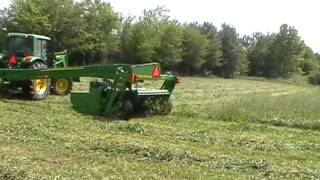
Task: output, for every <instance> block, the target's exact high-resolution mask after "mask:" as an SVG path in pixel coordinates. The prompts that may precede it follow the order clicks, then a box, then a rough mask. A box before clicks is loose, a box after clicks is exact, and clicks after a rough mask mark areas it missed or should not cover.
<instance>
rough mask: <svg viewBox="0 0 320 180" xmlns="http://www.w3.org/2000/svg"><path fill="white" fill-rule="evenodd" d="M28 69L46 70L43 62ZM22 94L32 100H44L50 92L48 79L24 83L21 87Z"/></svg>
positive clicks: (36, 63)
mask: <svg viewBox="0 0 320 180" xmlns="http://www.w3.org/2000/svg"><path fill="white" fill-rule="evenodd" d="M29 69H47V65H45V64H44V63H43V62H35V63H33V64H31V65H30V67H29ZM22 90H23V92H24V93H25V94H26V95H27V96H28V97H29V98H30V99H32V100H43V99H46V98H47V96H48V95H49V91H50V79H48V78H44V79H32V80H29V81H26V82H25V83H24V85H23V87H22Z"/></svg>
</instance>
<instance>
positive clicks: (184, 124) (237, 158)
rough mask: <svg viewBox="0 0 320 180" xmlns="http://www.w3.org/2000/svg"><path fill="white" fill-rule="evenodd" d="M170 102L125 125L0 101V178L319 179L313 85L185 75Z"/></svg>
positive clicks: (63, 107) (64, 105)
mask: <svg viewBox="0 0 320 180" xmlns="http://www.w3.org/2000/svg"><path fill="white" fill-rule="evenodd" d="M172 100H173V104H174V109H173V112H172V113H171V114H170V115H168V116H154V117H148V118H136V119H132V120H130V121H129V122H126V121H113V120H110V119H107V118H104V117H96V116H89V115H83V114H80V113H78V112H76V111H74V110H73V109H72V107H71V104H70V102H69V100H68V97H59V96H51V97H49V99H47V100H45V101H24V100H19V99H9V98H1V99H0V110H1V113H2V114H1V117H0V179H10V178H11V179H39V178H40V179H54V178H56V179H101V178H108V179H137V178H142V179H151V178H152V179H212V178H221V179H225V178H230V179H231V178H237V179H252V178H253V179H261V178H270V179H274V178H288V179H292V178H298V179H302V178H311V179H312V178H313V179H318V178H320V170H319V167H320V143H319V142H320V132H319V130H320V121H319V117H320V111H319V110H318V107H320V91H319V90H318V89H317V88H313V87H308V86H297V85H293V84H287V83H279V82H269V81H257V80H245V79H237V80H224V79H218V78H185V79H183V82H182V84H181V85H178V86H177V88H176V90H175V92H174V95H173V98H172Z"/></svg>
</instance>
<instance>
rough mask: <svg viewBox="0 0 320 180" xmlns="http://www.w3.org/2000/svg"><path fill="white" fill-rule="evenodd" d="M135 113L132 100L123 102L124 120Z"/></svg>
mask: <svg viewBox="0 0 320 180" xmlns="http://www.w3.org/2000/svg"><path fill="white" fill-rule="evenodd" d="M132 115H133V103H132V102H131V100H129V99H128V100H126V101H125V102H124V103H123V110H122V117H121V118H123V119H124V120H129V118H130V117H131V116H132Z"/></svg>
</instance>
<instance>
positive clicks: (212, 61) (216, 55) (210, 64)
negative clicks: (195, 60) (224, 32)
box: [200, 22, 222, 74]
mask: <svg viewBox="0 0 320 180" xmlns="http://www.w3.org/2000/svg"><path fill="white" fill-rule="evenodd" d="M200 30H201V31H202V33H204V34H205V35H206V36H207V40H208V47H207V50H208V53H207V55H206V56H205V62H204V64H203V70H210V71H212V72H213V73H214V74H218V72H219V68H220V66H221V60H222V52H221V40H220V38H219V33H218V31H217V28H216V27H215V26H214V25H213V24H212V23H208V22H205V23H203V24H202V25H201V26H200Z"/></svg>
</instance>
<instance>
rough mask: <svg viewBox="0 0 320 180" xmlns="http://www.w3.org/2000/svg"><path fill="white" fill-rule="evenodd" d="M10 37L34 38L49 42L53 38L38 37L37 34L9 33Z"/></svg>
mask: <svg viewBox="0 0 320 180" xmlns="http://www.w3.org/2000/svg"><path fill="white" fill-rule="evenodd" d="M8 36H9V37H25V38H27V37H33V38H36V39H44V40H48V41H50V40H51V38H49V37H47V36H42V35H37V34H25V33H8Z"/></svg>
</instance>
